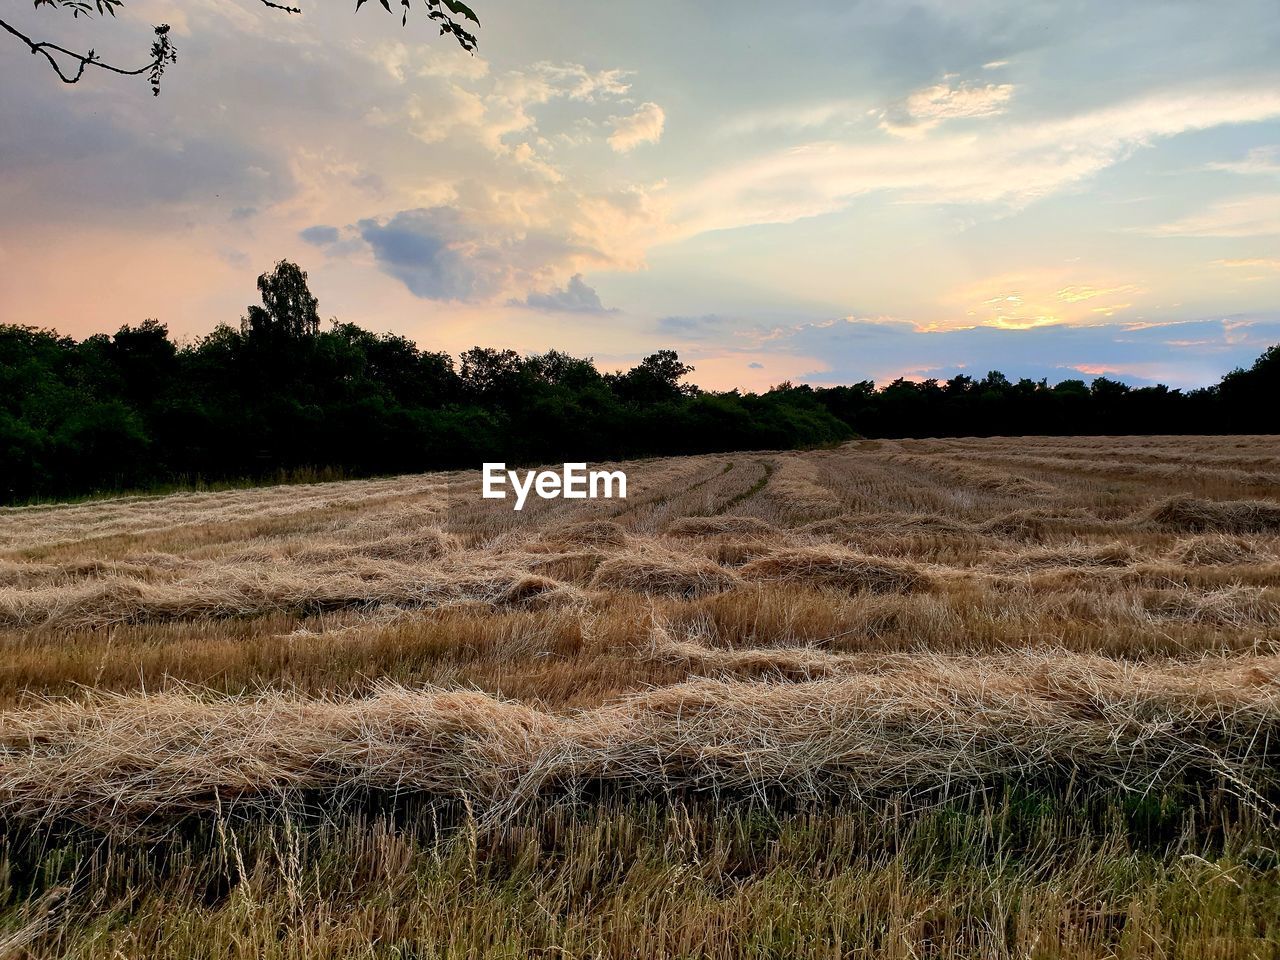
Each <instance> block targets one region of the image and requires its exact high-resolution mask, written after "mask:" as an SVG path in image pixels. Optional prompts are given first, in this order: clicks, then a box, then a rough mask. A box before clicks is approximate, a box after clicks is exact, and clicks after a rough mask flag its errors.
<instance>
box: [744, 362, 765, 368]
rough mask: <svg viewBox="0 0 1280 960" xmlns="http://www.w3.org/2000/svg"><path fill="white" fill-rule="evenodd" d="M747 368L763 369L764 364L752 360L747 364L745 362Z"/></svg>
mask: <svg viewBox="0 0 1280 960" xmlns="http://www.w3.org/2000/svg"><path fill="white" fill-rule="evenodd" d="M747 369H748V370H763V369H764V364H763V363H761V362H760V361H759V360H752V361H751V362H750V363H748V364H747Z"/></svg>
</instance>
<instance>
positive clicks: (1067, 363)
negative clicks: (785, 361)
mask: <svg viewBox="0 0 1280 960" xmlns="http://www.w3.org/2000/svg"><path fill="white" fill-rule="evenodd" d="M1277 341H1280V313H1275V312H1273V313H1267V314H1259V315H1253V316H1243V317H1227V318H1220V319H1205V320H1191V321H1183V322H1171V323H1162V324H1157V323H1153V324H1107V325H1103V326H1087V327H1078V326H1068V325H1066V324H1056V325H1051V326H1043V327H1034V328H1030V329H1025V330H1006V329H999V328H996V327H988V326H981V327H971V328H967V329H960V330H923V329H921V328H919V327H917V326H915V325H913V324H911V323H907V322H903V321H899V320H891V319H867V318H857V317H850V318H846V319H843V320H838V321H834V322H833V321H829V320H827V321H818V322H815V323H809V324H802V325H800V326H796V327H791V328H788V329H785V330H779V331H776V332H774V333H773V334H771V335H770V336H769V338H768V340H767V345H768V346H769V348H770V349H771V350H774V351H777V352H779V353H781V354H784V355H787V356H796V355H801V356H807V357H811V358H813V362H812V366H811V368H810V370H809V371H808V372H807V373H805V374H804V375H803V377H801V378H798V379H804V380H807V381H809V382H812V383H851V382H857V381H859V380H863V379H873V380H875V381H877V382H878V383H881V384H883V383H885V382H887V381H888V380H892V379H894V378H896V377H906V378H908V379H926V378H936V379H947V378H949V377H952V376H955V375H957V374H960V373H964V374H968V375H969V376H975V377H981V376H983V375H985V374H986V373H987V372H988V371H990V370H1000V371H1001V372H1003V373H1004V374H1006V375H1007V376H1009V377H1011V378H1014V379H1017V378H1021V377H1028V378H1031V379H1040V378H1046V379H1048V380H1049V381H1050V382H1051V383H1055V382H1058V381H1060V380H1064V379H1072V378H1079V377H1080V376H1081V375H1082V374H1084V375H1088V376H1095V375H1102V374H1105V375H1106V376H1109V377H1113V378H1116V379H1121V380H1125V381H1127V382H1130V383H1133V384H1137V385H1141V384H1144V383H1155V382H1164V383H1167V384H1169V385H1171V386H1178V387H1197V386H1205V385H1208V384H1211V383H1215V382H1217V380H1218V378H1219V377H1221V376H1222V374H1223V373H1225V372H1226V371H1228V370H1230V369H1232V368H1234V367H1237V366H1249V365H1250V364H1251V363H1252V362H1253V361H1254V360H1255V359H1256V358H1257V357H1258V356H1259V355H1260V354H1261V353H1262V352H1263V350H1265V349H1266V348H1267V347H1268V346H1269V345H1271V344H1273V343H1276V342H1277Z"/></svg>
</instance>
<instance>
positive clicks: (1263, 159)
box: [1209, 145, 1280, 177]
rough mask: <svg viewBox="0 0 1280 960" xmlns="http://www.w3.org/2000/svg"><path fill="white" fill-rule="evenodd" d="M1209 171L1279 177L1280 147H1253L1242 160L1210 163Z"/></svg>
mask: <svg viewBox="0 0 1280 960" xmlns="http://www.w3.org/2000/svg"><path fill="white" fill-rule="evenodd" d="M1209 169H1210V170H1221V171H1224V172H1226V173H1239V174H1243V175H1245V176H1269V177H1280V145H1278V146H1267V147H1255V148H1254V149H1252V150H1250V151H1249V152H1248V153H1247V154H1245V158H1244V159H1243V160H1234V161H1229V162H1223V163H1211V164H1209Z"/></svg>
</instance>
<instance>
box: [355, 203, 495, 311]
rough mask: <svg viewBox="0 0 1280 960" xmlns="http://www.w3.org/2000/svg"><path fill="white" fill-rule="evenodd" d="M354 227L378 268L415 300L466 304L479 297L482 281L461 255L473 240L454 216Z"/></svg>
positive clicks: (407, 214)
mask: <svg viewBox="0 0 1280 960" xmlns="http://www.w3.org/2000/svg"><path fill="white" fill-rule="evenodd" d="M358 226H359V228H360V235H361V236H362V237H363V238H364V240H365V242H366V243H368V244H369V246H370V248H371V249H372V250H373V256H374V259H375V260H377V262H378V265H379V266H380V267H382V269H383V270H385V271H386V272H387V273H389V274H390V275H391V276H393V277H395V278H396V279H397V280H400V281H401V282H402V283H404V285H405V286H406V287H408V288H409V290H410V291H411V292H412V293H413V294H414V295H415V296H419V297H424V298H427V299H430V300H468V299H471V298H472V297H474V296H476V295H477V293H478V292H481V287H482V285H483V283H482V278H481V277H480V275H479V273H478V272H477V270H475V269H474V268H473V267H472V265H471V264H469V263H468V257H467V255H466V252H465V248H466V247H467V246H468V245H470V244H474V242H475V240H476V237H475V234H474V233H473V232H472V231H471V230H469V229H468V228H467V227H466V226H465V225H464V224H463V223H462V222H461V218H460V217H459V216H458V212H457V211H456V210H452V209H449V208H447V207H436V208H434V209H430V210H407V211H404V212H402V213H398V214H396V215H395V216H394V217H392V218H391V219H390V220H388V221H387V222H386V223H380V222H378V221H377V220H372V219H368V220H361V221H360V223H359V224H358Z"/></svg>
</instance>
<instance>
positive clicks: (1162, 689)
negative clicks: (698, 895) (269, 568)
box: [0, 652, 1280, 828]
mask: <svg viewBox="0 0 1280 960" xmlns="http://www.w3.org/2000/svg"><path fill="white" fill-rule="evenodd" d="M805 657H806V658H807V659H808V661H809V662H810V663H812V664H813V665H815V666H817V665H824V666H826V667H827V668H830V667H831V666H832V661H831V660H830V659H829V658H822V657H820V656H815V654H814V653H813V652H808V653H807V654H805ZM731 662H732V661H731ZM742 662H743V661H741V660H739V661H737V663H735V666H741V665H742ZM801 662H803V661H797V665H799V663H801ZM1278 667H1280V658H1276V657H1250V658H1243V659H1240V660H1228V661H1198V662H1195V663H1189V664H1168V665H1161V666H1159V667H1152V666H1147V667H1139V668H1135V667H1132V666H1126V665H1124V664H1120V663H1116V662H1114V661H1110V660H1105V659H1101V658H1096V657H1081V656H1078V655H1068V654H1060V653H1040V654H1029V653H1028V654H1020V655H1016V656H1006V657H989V658H975V659H966V660H957V659H954V658H915V659H914V660H913V662H910V663H906V664H898V665H894V666H886V667H884V668H882V669H880V670H878V671H875V672H862V673H856V674H854V673H850V674H848V675H844V676H840V677H837V678H831V679H824V680H813V681H810V682H806V683H799V684H796V683H775V684H770V683H762V682H758V681H757V682H736V681H723V680H689V681H686V682H684V683H680V684H675V685H672V686H669V687H664V688H661V689H657V690H653V691H649V692H645V693H640V694H635V695H633V696H630V697H627V698H625V699H623V700H621V701H619V702H617V703H612V704H606V705H604V706H600V707H597V708H594V709H590V710H584V711H580V712H577V713H571V714H567V715H557V714H551V713H546V712H544V711H540V710H537V709H534V708H532V707H529V706H526V705H524V704H520V703H517V702H513V701H504V700H499V699H497V698H494V697H491V696H488V695H485V694H482V693H477V692H471V691H463V690H434V689H426V690H408V689H405V688H403V687H399V686H385V687H383V688H381V689H380V690H378V691H377V692H376V693H375V694H373V695H372V696H369V697H364V698H359V699H349V700H317V699H314V698H298V697H292V696H281V695H279V694H264V695H258V696H254V697H248V698H233V699H229V700H214V701H206V700H202V699H200V698H196V697H192V696H190V695H189V694H185V693H181V692H174V693H165V694H152V695H135V696H97V697H92V698H89V699H88V700H84V701H81V702H76V703H68V702H61V703H54V704H49V705H44V706H40V707H37V708H34V709H29V710H24V711H16V712H12V713H10V714H9V715H8V716H7V717H6V722H5V727H4V732H3V735H2V736H0V797H2V798H3V801H4V802H3V806H2V807H0V810H2V811H3V812H4V813H7V814H10V815H16V816H20V817H23V818H24V819H30V818H41V817H51V818H58V819H69V820H75V821H78V822H83V823H86V824H87V825H90V826H94V827H107V828H112V827H119V826H121V825H127V824H136V823H139V822H144V821H146V820H147V819H149V818H154V817H156V816H158V815H164V816H173V815H177V814H187V813H204V814H213V813H215V812H216V811H217V810H218V809H219V808H220V806H222V805H227V804H246V803H251V804H261V803H267V804H279V803H280V802H282V801H287V800H289V798H291V797H293V798H301V797H302V796H303V795H305V794H307V793H313V792H316V791H322V792H323V791H330V792H333V791H339V790H347V789H357V790H359V789H371V790H377V791H386V792H391V793H397V792H402V791H411V792H414V793H418V794H424V795H426V796H432V797H443V798H454V799H466V800H467V801H468V802H469V803H470V804H472V805H473V806H475V807H477V808H480V809H483V810H484V811H485V812H486V816H487V817H502V816H509V815H512V814H513V813H514V812H516V811H517V810H518V809H519V808H520V806H521V804H523V803H525V802H527V801H528V800H529V799H530V798H532V797H534V796H537V795H538V794H540V793H542V792H544V791H546V790H548V789H551V788H556V789H564V788H566V787H567V786H570V785H586V784H591V783H598V782H601V781H612V782H621V783H623V784H627V785H632V784H634V785H644V784H662V785H664V786H665V787H666V788H668V789H714V790H718V791H748V792H760V791H769V792H776V793H783V794H793V795H794V794H797V793H799V794H807V795H810V796H815V797H821V796H827V795H830V794H832V793H833V792H834V793H837V794H842V795H855V796H864V795H867V796H872V795H885V794H888V793H891V792H902V791H921V792H927V793H932V792H934V791H937V790H940V789H944V788H945V789H952V790H961V791H963V790H967V789H969V788H970V787H972V786H973V785H978V784H982V783H992V782H1005V781H1008V780H1030V781H1034V780H1040V779H1043V778H1045V777H1046V776H1050V775H1052V774H1053V773H1055V772H1057V773H1059V774H1061V775H1063V776H1064V777H1065V776H1068V775H1072V774H1073V775H1075V776H1078V777H1090V778H1093V777H1096V778H1099V779H1101V780H1104V781H1105V782H1107V783H1109V784H1111V785H1112V787H1113V788H1116V787H1119V788H1123V789H1128V790H1136V791H1144V790H1151V789H1154V788H1156V787H1157V786H1159V785H1160V784H1162V783H1168V782H1178V781H1179V780H1180V779H1181V778H1184V777H1187V776H1205V775H1212V776H1218V777H1223V778H1225V779H1226V780H1227V781H1228V782H1229V783H1231V784H1233V785H1235V786H1236V787H1237V788H1239V789H1240V790H1242V791H1244V792H1245V793H1246V795H1248V796H1253V795H1261V794H1264V793H1265V792H1267V791H1269V790H1270V788H1271V787H1272V785H1273V784H1272V780H1273V778H1274V776H1275V774H1276V764H1277V760H1280V757H1278V756H1277V755H1276V750H1277V749H1280V747H1277V746H1275V745H1274V744H1275V743H1277V742H1280V741H1277V740H1276V737H1277V734H1280V683H1278V682H1277V679H1278V677H1280V674H1278V673H1277V668H1278Z"/></svg>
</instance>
